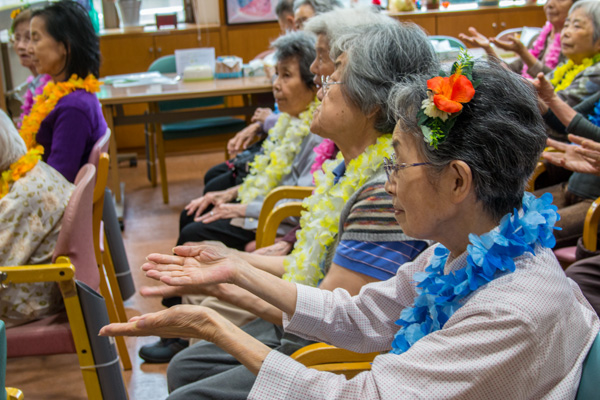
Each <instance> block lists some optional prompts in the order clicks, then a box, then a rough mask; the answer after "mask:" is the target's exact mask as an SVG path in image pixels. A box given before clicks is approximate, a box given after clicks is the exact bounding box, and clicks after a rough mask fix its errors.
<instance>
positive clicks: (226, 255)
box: [142, 245, 249, 286]
mask: <svg viewBox="0 0 600 400" xmlns="http://www.w3.org/2000/svg"><path fill="white" fill-rule="evenodd" d="M173 252H174V253H175V255H167V254H157V253H153V254H150V255H149V256H148V257H147V260H148V262H146V263H144V264H143V265H142V270H143V271H145V272H146V276H148V277H149V278H152V279H156V280H159V281H161V282H164V283H166V284H167V285H169V286H202V285H211V284H216V283H234V282H235V279H236V277H237V274H238V272H239V269H240V268H243V267H245V266H249V264H248V263H247V262H246V261H244V260H243V259H241V258H239V257H238V256H237V255H236V251H235V250H232V249H228V248H221V247H216V246H211V245H200V246H178V247H175V248H174V249H173Z"/></svg>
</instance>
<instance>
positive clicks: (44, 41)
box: [27, 17, 68, 81]
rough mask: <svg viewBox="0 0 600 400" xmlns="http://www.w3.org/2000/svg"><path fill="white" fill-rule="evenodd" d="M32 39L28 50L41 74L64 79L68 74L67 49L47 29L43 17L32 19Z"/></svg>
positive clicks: (55, 78) (58, 79)
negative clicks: (66, 65)
mask: <svg viewBox="0 0 600 400" xmlns="http://www.w3.org/2000/svg"><path fill="white" fill-rule="evenodd" d="M30 32H31V40H30V42H29V46H28V47H27V52H28V53H29V54H31V56H32V62H33V65H34V66H35V68H36V69H37V72H38V73H39V74H48V75H50V76H52V78H53V79H54V80H55V81H63V80H66V79H67V78H68V77H67V76H65V75H66V68H65V64H66V62H67V49H66V48H65V45H64V44H63V43H60V42H57V41H56V40H55V39H54V38H53V37H52V36H51V35H50V34H49V33H48V31H47V29H46V22H45V21H44V19H43V18H41V17H33V18H32V19H31V26H30Z"/></svg>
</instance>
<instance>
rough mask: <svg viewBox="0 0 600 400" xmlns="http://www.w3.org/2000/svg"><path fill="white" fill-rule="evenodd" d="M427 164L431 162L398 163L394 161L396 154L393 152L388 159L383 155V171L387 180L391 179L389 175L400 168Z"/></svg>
mask: <svg viewBox="0 0 600 400" xmlns="http://www.w3.org/2000/svg"><path fill="white" fill-rule="evenodd" d="M429 164H431V163H428V162H421V163H413V164H407V163H401V164H398V163H396V155H395V154H394V155H392V158H391V159H389V158H387V157H383V169H384V170H385V173H386V175H387V180H388V182H391V181H392V180H391V179H390V176H391V175H392V174H393V173H394V172H396V171H400V170H401V169H404V168H409V167H418V166H420V165H429Z"/></svg>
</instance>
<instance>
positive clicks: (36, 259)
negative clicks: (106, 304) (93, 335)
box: [0, 111, 74, 327]
mask: <svg viewBox="0 0 600 400" xmlns="http://www.w3.org/2000/svg"><path fill="white" fill-rule="evenodd" d="M73 188H74V186H73V185H72V184H71V183H69V182H68V181H67V180H66V179H65V178H64V177H63V176H62V175H61V174H60V173H59V172H58V171H56V170H55V169H54V168H52V167H51V166H49V165H48V164H46V163H45V162H43V161H37V163H35V162H33V161H32V158H30V156H28V155H27V149H26V147H25V143H24V142H23V139H21V137H20V136H19V134H18V133H17V130H16V129H15V127H14V125H13V124H12V121H11V120H10V118H9V117H8V116H7V115H6V114H5V113H4V112H3V111H0V249H2V250H1V251H0V265H2V266H14V265H26V264H43V263H49V262H51V259H52V253H53V251H54V245H55V244H56V239H57V238H58V233H59V231H60V225H61V220H62V215H63V212H64V210H65V207H66V206H67V202H68V201H69V197H71V193H72V192H73ZM61 307H62V297H61V295H60V292H59V290H58V286H57V285H56V284H55V283H53V282H42V283H31V284H18V285H15V284H12V283H11V284H9V285H8V286H7V287H3V288H0V318H1V319H2V320H3V321H4V322H5V323H6V325H7V326H8V327H10V326H15V325H20V324H23V323H26V322H30V321H33V320H36V319H39V318H42V317H45V316H48V315H51V314H53V313H56V312H58V311H59V310H60V308H61Z"/></svg>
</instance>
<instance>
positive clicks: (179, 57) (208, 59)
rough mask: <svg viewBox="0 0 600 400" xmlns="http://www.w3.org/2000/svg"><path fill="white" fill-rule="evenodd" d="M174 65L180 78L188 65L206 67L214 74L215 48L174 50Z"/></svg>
mask: <svg viewBox="0 0 600 400" xmlns="http://www.w3.org/2000/svg"><path fill="white" fill-rule="evenodd" d="M175 65H176V66H177V75H180V76H182V75H183V70H184V69H185V67H187V66H190V65H208V66H210V68H211V69H212V71H213V73H214V72H215V48H214V47H203V48H199V49H185V50H175Z"/></svg>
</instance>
